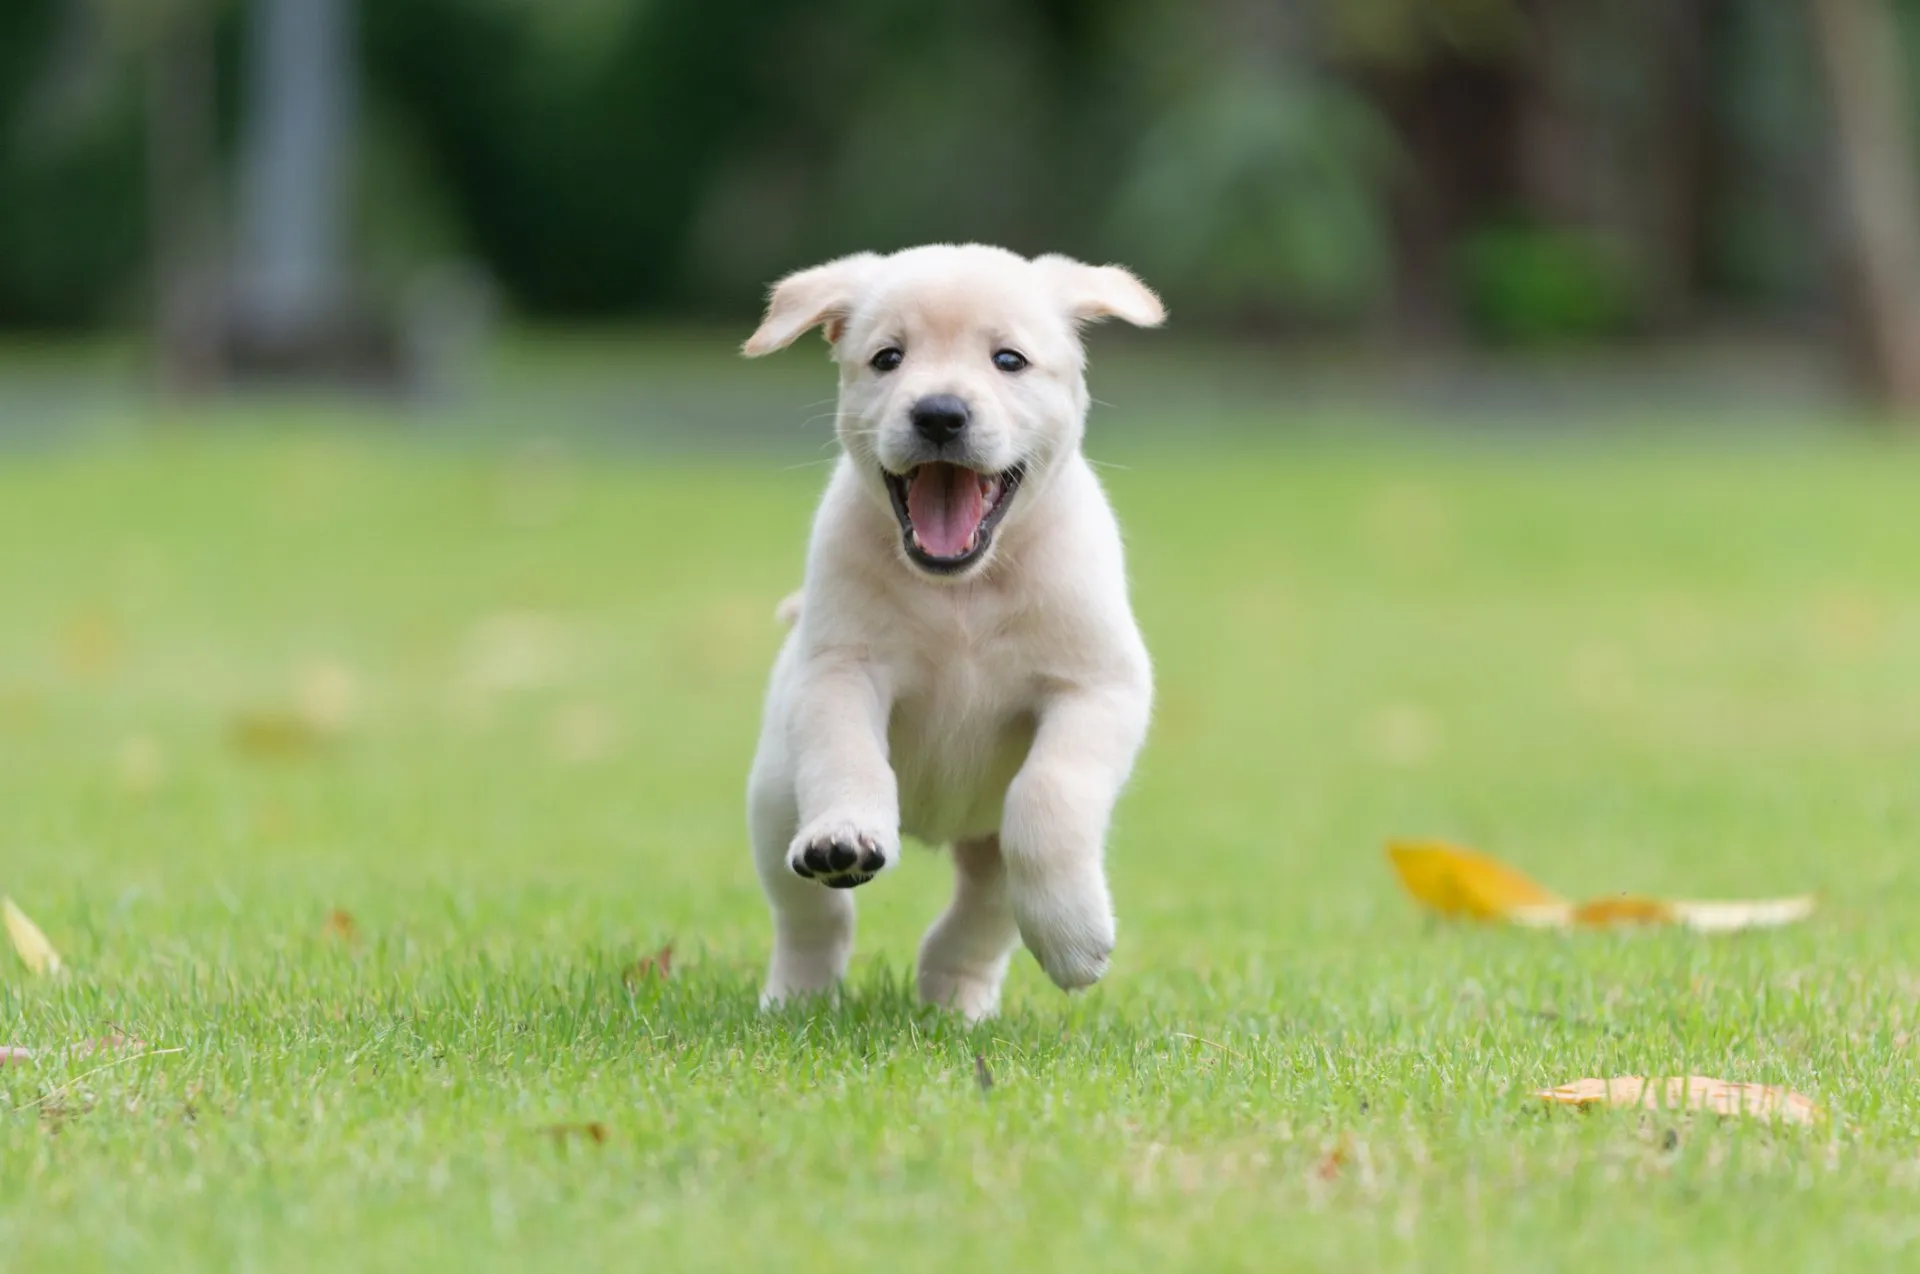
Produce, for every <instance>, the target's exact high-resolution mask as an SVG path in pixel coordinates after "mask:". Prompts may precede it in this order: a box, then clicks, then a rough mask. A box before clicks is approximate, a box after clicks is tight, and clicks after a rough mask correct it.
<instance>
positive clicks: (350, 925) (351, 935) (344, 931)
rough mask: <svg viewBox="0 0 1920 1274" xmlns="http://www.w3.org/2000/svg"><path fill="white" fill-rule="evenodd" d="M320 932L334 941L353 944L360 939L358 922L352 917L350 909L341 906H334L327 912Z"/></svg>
mask: <svg viewBox="0 0 1920 1274" xmlns="http://www.w3.org/2000/svg"><path fill="white" fill-rule="evenodd" d="M320 932H321V933H323V934H325V935H326V936H327V937H329V938H331V939H333V940H334V941H336V942H344V943H346V944H347V945H348V946H354V945H357V944H358V943H359V941H360V922H359V921H357V920H355V919H354V918H353V913H352V912H351V911H348V910H346V909H345V908H343V907H335V908H334V909H333V910H332V911H329V912H328V913H327V918H326V920H325V921H324V922H322V924H321V926H320Z"/></svg>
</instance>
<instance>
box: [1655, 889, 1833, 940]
mask: <svg viewBox="0 0 1920 1274" xmlns="http://www.w3.org/2000/svg"><path fill="white" fill-rule="evenodd" d="M1671 905H1672V907H1673V910H1674V914H1675V915H1677V916H1678V917H1679V919H1680V923H1681V924H1683V925H1685V926H1686V927H1687V928H1689V929H1692V930H1694V931H1695V932H1698V933H1736V932H1738V931H1739V930H1742V929H1772V928H1776V927H1777V926H1780V925H1790V924H1792V923H1793V922H1794V921H1796V920H1805V919H1806V918H1807V917H1808V916H1810V915H1812V914H1813V898H1812V897H1811V896H1809V895H1806V894H1802V895H1801V896H1800V897H1798V898H1763V899H1760V900H1759V901H1757V902H1676V903H1673V904H1671Z"/></svg>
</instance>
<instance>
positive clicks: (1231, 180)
mask: <svg viewBox="0 0 1920 1274" xmlns="http://www.w3.org/2000/svg"><path fill="white" fill-rule="evenodd" d="M1392 158H1393V141H1392V138H1391V136H1390V134H1389V133H1388V132H1387V130H1386V127H1385V125H1384V123H1383V122H1382V121H1381V120H1380V119H1379V118H1378V117H1377V116H1376V115H1375V114H1374V112H1373V110H1372V109H1371V107H1369V105H1368V104H1367V102H1366V101H1365V99H1364V98H1362V97H1361V96H1360V95H1358V94H1357V93H1355V92H1354V91H1353V90H1351V89H1350V88H1348V87H1346V86H1344V85H1341V84H1339V83H1337V82H1334V81H1331V80H1326V79H1322V78H1319V77H1315V76H1309V75H1300V76H1296V77H1292V78H1284V77H1279V76H1275V75H1274V74H1272V73H1270V72H1269V73H1260V72H1255V71H1253V70H1251V69H1244V68H1243V69H1242V70H1240V71H1237V72H1231V73H1228V74H1225V75H1221V76H1219V77H1217V78H1212V79H1208V80H1205V81H1202V82H1200V83H1198V84H1196V85H1195V86H1194V88H1193V90H1192V93H1191V95H1190V96H1189V97H1188V98H1186V99H1185V100H1183V101H1180V102H1178V103H1176V104H1175V105H1174V106H1173V107H1172V109H1170V110H1169V111H1168V112H1167V113H1166V114H1165V116H1164V117H1163V118H1162V119H1161V120H1160V121H1159V122H1158V123H1157V124H1156V125H1155V126H1154V127H1153V128H1152V129H1151V130H1150V131H1149V132H1148V133H1147V135H1146V136H1145V138H1144V139H1143V140H1142V142H1141V144H1140V148H1139V151H1138V154H1137V157H1136V158H1135V159H1134V161H1133V164H1132V170H1131V172H1130V174H1129V176H1128V178H1127V180H1126V182H1125V183H1124V184H1123V185H1122V187H1121V190H1120V193H1119V196H1118V199H1117V202H1116V207H1115V213H1114V223H1115V224H1114V235H1113V237H1114V241H1115V243H1116V245H1118V246H1119V247H1120V249H1121V255H1123V256H1125V257H1126V258H1127V259H1128V260H1130V261H1137V262H1138V263H1139V264H1140V265H1141V267H1142V268H1144V269H1146V270H1148V271H1149V272H1150V273H1152V274H1154V275H1155V276H1157V277H1164V278H1166V279H1169V280H1171V281H1172V283H1171V284H1170V286H1171V287H1172V288H1174V289H1175V290H1176V291H1177V293H1178V294H1179V295H1183V296H1188V297H1191V298H1193V299H1194V300H1195V301H1196V302H1197V303H1199V304H1200V305H1202V306H1203V307H1205V308H1206V309H1208V310H1211V311H1215V312H1220V311H1225V312H1229V313H1232V312H1236V311H1237V312H1241V313H1253V314H1258V313H1260V312H1261V311H1263V310H1267V311H1271V310H1279V311H1280V312H1282V313H1287V314H1293V315H1304V316H1307V317H1310V318H1315V319H1322V320H1325V319H1352V318H1354V317H1356V316H1359V315H1363V314H1365V313H1367V312H1368V311H1370V310H1371V309H1373V308H1374V307H1375V306H1377V305H1378V304H1379V302H1380V301H1381V299H1382V297H1383V296H1384V295H1385V292H1386V286H1387V283H1388V281H1389V276H1390V274H1391V267H1392V244H1391V235H1390V228H1389V227H1388V225H1387V223H1386V208H1385V206H1384V202H1383V199H1382V192H1383V188H1384V186H1385V179H1386V176H1387V174H1388V172H1389V171H1390V168H1391V161H1392Z"/></svg>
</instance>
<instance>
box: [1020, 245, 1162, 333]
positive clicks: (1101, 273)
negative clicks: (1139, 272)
mask: <svg viewBox="0 0 1920 1274" xmlns="http://www.w3.org/2000/svg"><path fill="white" fill-rule="evenodd" d="M1033 264H1034V265H1035V267H1037V268H1038V269H1039V271H1040V273H1041V275H1042V276H1043V277H1044V278H1045V279H1046V280H1047V282H1048V284H1049V285H1050V286H1051V287H1052V288H1053V290H1054V294H1055V295H1056V296H1058V297H1059V298H1060V301H1061V303H1062V304H1063V305H1065V306H1066V307H1067V313H1068V314H1070V315H1072V316H1073V321H1074V322H1076V323H1095V322H1098V321H1099V320H1101V319H1107V318H1117V319H1120V320H1122V321H1124V322H1127V323H1131V324H1133V325H1134V326H1135V327H1158V326H1160V324H1162V323H1164V322H1165V321H1166V318H1167V307H1166V306H1164V305H1162V304H1160V298H1159V297H1157V296H1155V295H1154V294H1153V289H1151V288H1149V287H1148V286H1147V285H1146V284H1144V283H1142V282H1141V281H1140V280H1139V279H1136V278H1135V277H1133V274H1132V273H1131V272H1130V271H1127V270H1124V269H1122V268H1121V267H1119V266H1117V265H1087V264H1085V263H1084V262H1080V261H1075V260H1074V259H1073V258H1072V257H1059V256H1047V257H1036V258H1035V259H1034V262H1033Z"/></svg>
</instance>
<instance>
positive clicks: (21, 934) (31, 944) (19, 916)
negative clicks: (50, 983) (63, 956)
mask: <svg viewBox="0 0 1920 1274" xmlns="http://www.w3.org/2000/svg"><path fill="white" fill-rule="evenodd" d="M0 917H4V918H5V920H6V924H7V937H9V938H11V939H12V940H13V949H14V950H15V951H17V952H19V953H20V960H21V963H23V964H25V965H26V966H27V968H29V969H31V970H32V971H33V972H35V973H42V974H54V973H58V972H60V968H61V965H60V953H59V952H58V951H55V950H54V949H53V944H52V943H51V942H48V941H47V935H46V934H44V933H41V932H40V926H39V925H36V924H35V923H33V921H31V920H29V919H27V913H26V912H24V911H22V910H20V908H18V907H16V906H14V903H13V899H11V898H0Z"/></svg>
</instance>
